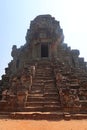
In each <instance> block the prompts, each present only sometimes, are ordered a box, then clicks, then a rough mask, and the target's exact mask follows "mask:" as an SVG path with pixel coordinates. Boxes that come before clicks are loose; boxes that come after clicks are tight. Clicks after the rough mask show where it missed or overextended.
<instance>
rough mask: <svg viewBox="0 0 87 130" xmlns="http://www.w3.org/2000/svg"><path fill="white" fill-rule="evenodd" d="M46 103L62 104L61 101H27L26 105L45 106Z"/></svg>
mask: <svg viewBox="0 0 87 130" xmlns="http://www.w3.org/2000/svg"><path fill="white" fill-rule="evenodd" d="M44 105H58V106H59V105H60V102H58V101H55V102H52V101H51V102H48V101H47V102H26V106H44Z"/></svg>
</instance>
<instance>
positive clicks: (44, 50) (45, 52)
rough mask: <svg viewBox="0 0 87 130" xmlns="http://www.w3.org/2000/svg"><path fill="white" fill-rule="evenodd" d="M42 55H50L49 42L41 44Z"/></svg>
mask: <svg viewBox="0 0 87 130" xmlns="http://www.w3.org/2000/svg"><path fill="white" fill-rule="evenodd" d="M41 57H48V44H41Z"/></svg>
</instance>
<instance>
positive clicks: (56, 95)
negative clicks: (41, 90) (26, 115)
mask: <svg viewBox="0 0 87 130" xmlns="http://www.w3.org/2000/svg"><path fill="white" fill-rule="evenodd" d="M44 97H58V94H57V93H47V94H44Z"/></svg>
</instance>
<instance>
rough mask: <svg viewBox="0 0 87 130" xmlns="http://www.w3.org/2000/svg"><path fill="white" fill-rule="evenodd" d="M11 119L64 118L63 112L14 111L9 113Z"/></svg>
mask: <svg viewBox="0 0 87 130" xmlns="http://www.w3.org/2000/svg"><path fill="white" fill-rule="evenodd" d="M9 117H10V118H11V119H32V120H42V119H43V120H60V119H63V117H64V114H63V113H62V112H59V111H56V112H13V113H11V114H10V115H9Z"/></svg>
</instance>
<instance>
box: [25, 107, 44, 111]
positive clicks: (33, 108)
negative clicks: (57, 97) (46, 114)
mask: <svg viewBox="0 0 87 130" xmlns="http://www.w3.org/2000/svg"><path fill="white" fill-rule="evenodd" d="M23 111H26V112H36V111H39V112H43V106H34V107H33V106H27V107H25V108H24V109H23Z"/></svg>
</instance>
